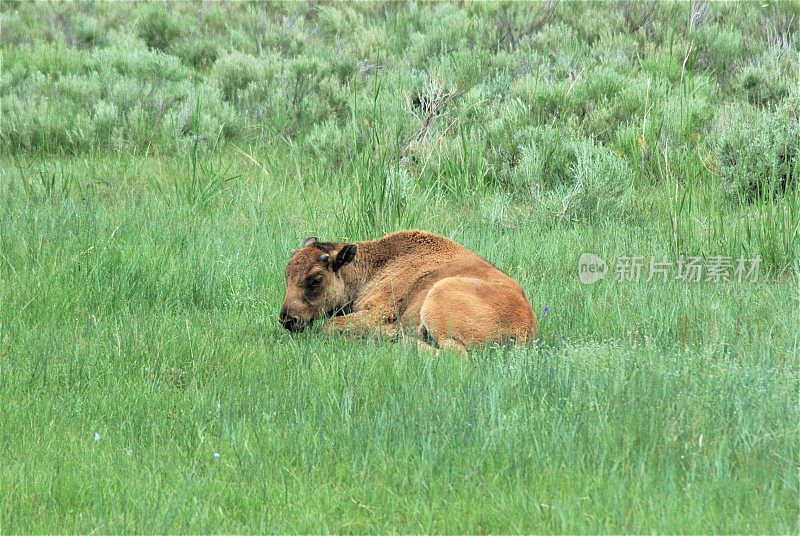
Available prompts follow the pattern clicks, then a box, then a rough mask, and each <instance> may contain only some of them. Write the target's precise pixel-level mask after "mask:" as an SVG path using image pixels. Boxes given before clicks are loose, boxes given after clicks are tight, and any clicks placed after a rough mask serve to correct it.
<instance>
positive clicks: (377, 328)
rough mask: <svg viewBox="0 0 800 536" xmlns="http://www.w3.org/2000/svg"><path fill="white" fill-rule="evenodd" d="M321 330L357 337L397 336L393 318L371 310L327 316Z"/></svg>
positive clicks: (326, 332) (395, 323)
mask: <svg viewBox="0 0 800 536" xmlns="http://www.w3.org/2000/svg"><path fill="white" fill-rule="evenodd" d="M322 331H324V332H325V334H327V335H331V334H342V335H352V336H357V337H369V336H371V335H372V336H377V337H380V338H382V339H389V340H394V339H396V338H397V335H398V333H399V328H398V326H397V322H395V321H394V320H391V319H388V318H385V317H382V316H381V315H378V314H376V313H374V312H373V311H369V310H364V311H358V312H356V313H350V314H346V315H342V316H335V317H333V318H329V319H328V320H326V321H325V323H324V324H322Z"/></svg>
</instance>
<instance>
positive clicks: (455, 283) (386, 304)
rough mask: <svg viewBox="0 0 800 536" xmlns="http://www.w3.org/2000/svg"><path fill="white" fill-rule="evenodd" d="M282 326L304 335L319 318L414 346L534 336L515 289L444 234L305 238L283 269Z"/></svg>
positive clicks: (335, 328) (337, 328) (333, 326)
mask: <svg viewBox="0 0 800 536" xmlns="http://www.w3.org/2000/svg"><path fill="white" fill-rule="evenodd" d="M286 284H287V287H288V288H287V291H286V299H285V300H284V301H283V307H282V308H281V312H280V317H279V318H280V322H281V324H282V325H283V326H284V327H285V328H286V329H288V330H291V331H302V330H303V329H304V328H305V327H306V326H308V325H310V324H311V323H312V322H313V321H314V320H316V319H317V318H319V317H321V316H324V315H337V316H334V317H333V318H330V319H328V320H327V321H326V322H325V324H324V325H323V329H324V330H325V332H327V333H331V332H336V333H344V334H353V335H360V336H367V335H370V334H375V335H378V336H381V337H384V338H389V339H393V338H395V337H397V335H398V333H399V331H400V329H401V328H402V329H403V330H404V331H405V332H411V333H415V334H417V336H418V337H419V339H420V341H423V342H420V343H418V344H420V346H426V347H427V345H428V344H433V345H435V346H438V347H439V348H442V349H443V348H455V349H459V350H461V351H465V350H466V348H468V347H472V346H478V345H482V344H485V343H487V342H492V341H506V340H516V341H520V342H526V341H528V340H530V339H532V338H536V336H537V328H536V315H534V314H533V310H532V309H531V305H530V303H529V302H528V299H527V298H526V297H525V292H524V291H523V290H522V287H520V286H519V284H518V283H517V282H516V281H514V280H513V279H511V278H510V277H509V276H507V275H506V274H504V273H503V272H501V271H500V270H498V269H497V268H496V267H495V266H493V265H492V264H491V263H489V262H488V261H487V260H485V259H483V258H482V257H480V256H478V255H477V254H475V253H473V252H472V251H470V250H468V249H467V248H465V247H463V246H461V245H459V244H456V243H455V242H453V241H452V240H450V239H448V238H445V237H443V236H439V235H435V234H433V233H428V232H425V231H416V230H414V231H399V232H396V233H392V234H390V235H387V236H384V237H383V238H380V239H379V240H374V241H369V242H356V243H349V242H336V243H332V242H319V241H317V239H316V237H313V236H312V237H309V238H308V239H306V241H305V242H304V243H303V248H302V249H300V250H292V257H291V260H290V261H289V264H288V265H287V266H286Z"/></svg>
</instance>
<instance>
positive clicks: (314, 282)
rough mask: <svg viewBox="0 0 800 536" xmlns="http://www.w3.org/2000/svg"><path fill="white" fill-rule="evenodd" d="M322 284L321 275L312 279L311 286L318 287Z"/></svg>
mask: <svg viewBox="0 0 800 536" xmlns="http://www.w3.org/2000/svg"><path fill="white" fill-rule="evenodd" d="M321 284H322V276H321V275H318V276H317V277H315V278H314V279H312V280H311V286H312V287H318V286H320V285H321Z"/></svg>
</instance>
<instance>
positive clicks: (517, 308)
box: [420, 277, 536, 352]
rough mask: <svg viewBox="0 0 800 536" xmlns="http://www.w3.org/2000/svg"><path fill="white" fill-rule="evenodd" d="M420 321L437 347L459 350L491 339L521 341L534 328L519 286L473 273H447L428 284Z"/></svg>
mask: <svg viewBox="0 0 800 536" xmlns="http://www.w3.org/2000/svg"><path fill="white" fill-rule="evenodd" d="M420 321H421V323H422V328H423V329H424V330H425V331H426V332H427V333H428V335H429V336H431V337H433V338H434V339H436V341H437V343H438V344H439V348H441V349H447V348H453V349H457V350H460V351H461V352H464V351H465V349H466V348H467V347H470V346H479V345H481V344H486V343H488V342H492V341H503V340H508V339H517V340H519V341H523V342H524V341H527V340H528V339H529V338H530V337H531V335H532V334H533V335H534V336H535V330H536V320H535V317H534V315H533V310H532V309H531V306H530V303H529V302H528V300H527V298H525V295H524V294H523V293H522V291H521V290H520V289H519V288H515V287H514V286H512V285H511V284H509V283H506V282H503V281H484V280H482V279H477V278H473V277H448V278H445V279H442V280H441V281H439V282H438V283H436V284H435V285H434V286H433V287H431V289H430V290H429V291H428V294H427V296H426V297H425V301H424V302H423V304H422V309H421V310H420Z"/></svg>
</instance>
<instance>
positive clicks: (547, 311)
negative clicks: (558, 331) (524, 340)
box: [542, 306, 550, 319]
mask: <svg viewBox="0 0 800 536" xmlns="http://www.w3.org/2000/svg"><path fill="white" fill-rule="evenodd" d="M549 312H550V307H549V306H547V307H545V308H544V311H542V318H543V319H544V318H547V313H549Z"/></svg>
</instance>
